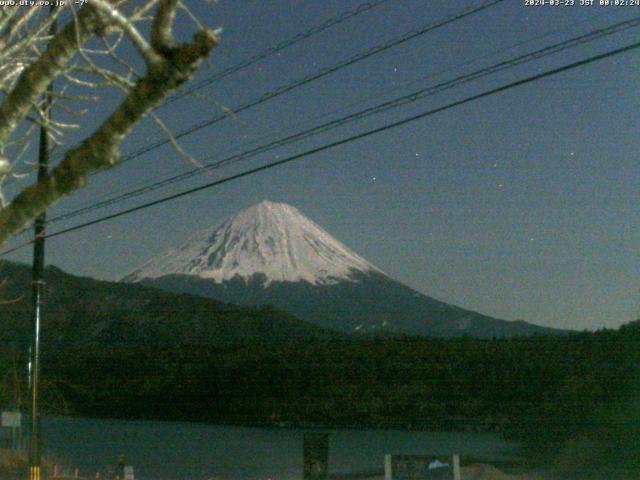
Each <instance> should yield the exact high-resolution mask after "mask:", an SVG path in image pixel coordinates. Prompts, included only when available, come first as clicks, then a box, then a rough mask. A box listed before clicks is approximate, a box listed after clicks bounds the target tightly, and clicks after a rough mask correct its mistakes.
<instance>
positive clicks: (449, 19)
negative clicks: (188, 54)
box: [94, 0, 505, 174]
mask: <svg viewBox="0 0 640 480" xmlns="http://www.w3.org/2000/svg"><path fill="white" fill-rule="evenodd" d="M504 1H505V0H491V1H485V2H484V3H483V4H482V5H480V6H477V7H467V8H465V9H463V10H461V11H460V12H458V13H454V14H451V15H447V16H445V17H444V18H442V19H440V20H438V21H437V22H435V23H430V24H428V25H425V26H423V27H421V28H420V29H418V30H411V31H409V32H407V33H405V34H404V35H402V36H400V37H396V38H395V39H393V40H391V41H389V42H386V43H384V44H382V45H378V46H376V47H373V48H370V49H369V50H366V51H363V52H360V53H357V54H355V55H354V56H352V57H350V58H348V59H346V60H343V61H341V62H339V63H337V64H334V65H331V66H329V67H325V68H323V69H321V70H320V71H318V72H316V73H312V74H310V75H307V76H305V77H303V78H300V79H298V80H295V81H293V82H291V83H289V84H287V85H283V86H281V87H279V88H277V89H275V90H272V91H270V92H267V93H265V94H263V95H261V96H260V97H257V98H254V99H252V100H249V101H248V102H245V103H244V104H242V105H240V106H238V107H236V108H235V109H233V110H232V111H231V112H230V113H223V114H220V115H217V116H215V117H213V118H210V119H207V120H204V121H202V122H199V123H197V124H194V125H192V126H191V127H189V128H186V129H184V130H182V131H181V132H179V133H177V134H174V135H173V136H172V137H173V138H171V139H168V138H164V139H162V140H158V141H156V142H153V143H150V144H148V145H145V146H143V147H141V148H139V149H138V150H135V151H134V152H131V153H129V154H128V155H126V156H123V157H122V160H121V163H126V162H128V161H131V160H133V159H134V158H137V157H140V156H141V155H144V154H145V153H149V152H150V151H152V150H155V149H157V148H159V147H162V146H164V145H167V144H168V143H171V142H172V141H175V140H178V139H180V138H182V137H185V136H187V135H190V134H192V133H194V132H197V131H198V130H202V129H203V128H206V127H210V126H211V125H214V124H216V123H218V122H220V121H222V120H225V119H226V118H228V117H229V115H230V114H233V115H235V114H238V113H241V112H243V111H245V110H248V109H250V108H252V107H255V106H257V105H260V104H262V103H264V102H266V101H268V100H271V99H273V98H276V97H279V96H280V95H284V94H285V93H288V92H290V91H292V90H294V89H296V88H299V87H301V86H303V85H307V84H309V83H311V82H314V81H316V80H318V79H320V78H323V77H326V76H327V75H330V74H332V73H335V72H337V71H339V70H342V69H343V68H346V67H349V66H351V65H353V64H355V63H358V62H360V61H362V60H365V59H367V58H369V57H371V56H373V55H377V54H379V53H381V52H384V51H386V50H389V49H390V48H393V47H396V46H398V45H401V44H403V43H406V42H408V41H410V40H413V39H414V38H416V37H419V36H421V35H424V34H426V33H429V32H432V31H434V30H436V29H438V28H441V27H444V26H446V25H449V24H451V23H454V22H457V21H459V20H462V19H463V18H466V17H468V16H470V15H473V14H475V13H479V12H481V11H483V10H486V9H488V8H491V7H493V6H494V5H497V4H499V3H502V2H504ZM104 171H106V170H98V171H96V172H94V174H99V173H102V172H104Z"/></svg>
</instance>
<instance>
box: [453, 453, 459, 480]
mask: <svg viewBox="0 0 640 480" xmlns="http://www.w3.org/2000/svg"><path fill="white" fill-rule="evenodd" d="M453 480H460V455H458V454H455V455H454V456H453Z"/></svg>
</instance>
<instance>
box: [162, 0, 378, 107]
mask: <svg viewBox="0 0 640 480" xmlns="http://www.w3.org/2000/svg"><path fill="white" fill-rule="evenodd" d="M388 1H389V0H375V1H371V2H366V3H362V4H360V5H359V6H357V7H356V8H355V9H353V10H349V11H346V12H344V13H342V14H340V15H337V16H335V17H333V18H330V19H328V20H326V21H325V22H323V23H321V24H320V25H316V26H315V27H312V28H310V29H309V30H307V31H306V32H302V33H298V34H296V35H294V36H293V37H290V38H288V39H286V40H283V41H282V42H280V43H278V44H277V45H275V46H273V47H269V48H266V49H265V50H263V51H261V52H259V53H257V54H255V55H253V56H251V57H249V58H247V59H245V60H242V61H240V62H238V63H236V64H235V65H233V66H231V67H228V68H226V69H224V70H222V71H221V72H218V73H216V74H214V75H212V76H211V77H209V78H206V79H203V80H200V81H199V82H197V83H194V84H192V85H191V86H190V87H189V89H187V90H184V91H182V92H177V93H176V94H175V95H173V96H171V97H170V98H169V99H167V101H165V103H164V104H163V105H167V104H169V103H171V102H174V101H176V100H179V99H181V98H183V97H185V96H187V95H189V94H191V93H193V92H194V91H196V90H199V89H201V88H203V87H206V86H208V85H211V84H212V83H215V82H217V81H218V80H221V79H223V78H225V77H228V76H229V75H231V74H234V73H236V72H238V71H240V70H242V69H244V68H246V67H248V66H249V65H252V64H254V63H256V62H258V61H260V60H263V59H265V58H267V57H270V56H271V55H274V54H276V53H278V52H280V51H281V50H284V49H285V48H287V47H290V46H291V45H294V44H296V43H298V42H300V41H302V40H306V39H308V38H311V37H312V36H314V35H316V34H318V33H321V32H323V31H325V30H327V29H328V28H330V27H333V26H334V25H338V24H340V23H342V22H344V21H346V20H349V19H350V18H353V17H355V16H357V15H360V14H362V13H365V12H368V11H369V10H371V9H373V8H376V7H378V6H380V5H382V4H383V3H386V2H388Z"/></svg>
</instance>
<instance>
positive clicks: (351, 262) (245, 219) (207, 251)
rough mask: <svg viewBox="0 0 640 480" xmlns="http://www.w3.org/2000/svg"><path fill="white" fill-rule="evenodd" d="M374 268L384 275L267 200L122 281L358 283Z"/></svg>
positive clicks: (289, 209)
mask: <svg viewBox="0 0 640 480" xmlns="http://www.w3.org/2000/svg"><path fill="white" fill-rule="evenodd" d="M370 272H378V273H383V272H382V271H381V270H380V269H378V268H377V267H375V266H374V265H372V264H371V263H369V262H367V261H366V260H365V259H364V258H362V257H360V256H359V255H357V254H356V253H355V252H353V251H351V250H350V249H348V248H347V247H346V246H344V245H343V244H341V243H340V242H339V241H337V240H336V239H335V238H333V237H332V236H331V235H329V234H328V233H327V232H326V231H325V230H323V229H322V228H320V227H319V226H318V225H316V224H315V223H314V222H312V221H311V220H309V219H308V218H307V217H305V216H304V215H303V214H302V213H300V211H298V210H297V209H296V208H294V207H292V206H290V205H286V204H283V203H274V202H269V201H263V202H262V203H260V204H258V205H254V206H253V207H250V208H247V209H246V210H242V211H241V212H239V213H237V214H236V215H234V216H233V217H232V218H230V219H229V220H227V221H226V222H224V223H223V224H222V225H220V226H219V227H218V228H213V229H209V230H208V231H205V232H203V233H202V235H199V236H198V237H197V238H194V239H193V240H192V241H190V242H188V243H186V244H185V245H183V246H181V247H179V248H176V249H171V250H169V251H168V252H166V253H164V254H163V255H161V256H160V257H157V258H154V259H152V260H151V261H149V262H147V263H146V264H145V265H143V266H142V267H141V268H139V269H138V270H136V271H134V272H133V273H131V274H130V275H127V276H126V277H125V278H123V280H124V281H129V282H135V281H140V280H142V279H145V278H146V279H151V278H159V277H162V276H165V275H173V274H177V275H181V274H182V275H194V276H198V277H200V278H204V279H212V280H214V281H216V282H218V283H221V282H224V281H227V280H231V279H233V278H235V277H240V278H244V279H249V278H251V277H252V276H254V275H256V274H262V275H264V277H265V278H266V280H265V284H264V285H265V286H267V285H269V284H270V283H271V282H274V281H288V282H298V281H306V282H309V283H311V284H312V285H330V284H333V283H336V282H338V281H340V280H348V281H355V280H354V278H355V277H354V274H355V273H370Z"/></svg>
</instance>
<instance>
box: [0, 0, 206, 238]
mask: <svg viewBox="0 0 640 480" xmlns="http://www.w3.org/2000/svg"><path fill="white" fill-rule="evenodd" d="M124 3H126V2H124V1H117V0H92V1H91V2H90V3H89V4H88V5H85V6H83V7H82V8H80V9H79V10H78V11H77V12H76V11H75V9H74V8H73V7H72V6H69V7H66V8H68V11H69V12H70V15H67V16H66V17H65V18H66V19H67V23H66V24H65V26H64V27H63V28H62V29H61V30H60V31H59V32H58V33H55V34H49V33H47V30H48V25H50V24H51V21H52V19H53V18H54V16H55V15H60V13H59V12H56V13H55V14H54V15H49V16H47V17H42V16H38V15H36V14H34V13H30V14H27V13H18V12H10V11H7V10H6V9H4V10H0V44H2V42H5V45H6V46H7V48H9V49H11V48H15V47H16V45H17V44H20V45H22V46H26V47H27V48H26V50H25V52H28V55H27V54H23V53H24V52H22V51H21V54H19V55H18V54H16V55H13V56H9V57H5V56H4V50H2V51H0V92H2V91H3V90H4V91H5V92H6V95H5V96H4V97H0V101H1V103H0V154H5V155H6V153H4V152H5V148H9V146H10V145H13V144H14V141H13V140H12V137H15V136H17V135H18V133H16V132H24V131H25V128H22V127H19V126H20V125H23V124H24V122H28V121H31V122H33V124H42V125H44V126H46V127H47V129H48V130H49V134H50V135H51V137H52V140H54V141H55V142H56V143H58V144H60V142H61V139H62V135H63V132H64V131H66V130H68V129H73V128H77V123H71V122H68V121H65V120H56V121H50V120H49V119H47V118H46V116H43V115H42V112H41V110H42V109H43V105H42V104H41V98H42V95H43V93H44V92H45V91H46V89H47V88H48V86H49V85H50V84H51V82H52V81H53V80H54V79H56V78H58V79H61V81H62V82H64V83H65V85H64V87H63V89H62V92H60V94H59V95H58V96H56V97H55V98H56V101H57V102H60V101H63V100H66V101H68V100H69V99H71V98H73V99H82V98H96V95H85V94H83V90H85V91H86V90H87V89H88V90H90V91H91V92H94V91H97V89H99V88H103V87H107V88H108V87H117V88H119V89H120V90H121V91H123V92H124V94H125V95H124V98H123V99H122V101H121V102H120V103H119V104H118V105H117V106H116V108H115V109H114V111H113V112H112V113H111V115H109V116H108V117H107V118H106V119H105V120H104V121H103V122H102V123H101V125H100V126H99V127H98V128H97V129H96V130H95V131H94V132H93V133H92V134H90V135H89V136H88V137H86V138H85V139H84V140H83V141H81V142H80V144H79V145H77V146H76V147H74V148H71V149H69V150H67V151H66V152H65V154H64V156H63V157H62V160H61V161H60V162H59V163H58V165H57V166H56V167H55V168H54V169H53V170H52V171H51V173H50V174H49V175H48V176H47V177H45V178H44V179H41V180H39V181H37V182H36V183H35V184H33V185H31V186H28V187H25V188H23V190H22V191H20V192H19V193H18V194H17V195H15V196H14V197H13V199H11V201H10V203H9V204H8V205H4V203H3V202H1V201H0V245H1V244H2V243H4V242H5V241H6V240H7V239H8V238H9V237H10V236H11V235H13V234H14V233H16V232H17V231H19V230H20V229H21V228H22V227H24V226H25V225H26V224H28V222H29V221H30V220H32V219H33V218H35V217H36V216H37V215H39V214H40V213H41V212H43V211H44V210H46V209H47V208H48V207H49V206H50V205H51V204H52V203H54V202H55V201H57V200H58V199H59V198H60V197H62V196H64V195H68V194H71V193H73V192H74V191H75V190H77V189H78V188H81V187H82V186H83V185H84V184H85V183H86V181H87V177H88V175H89V174H90V173H92V172H94V171H96V170H100V169H105V168H110V167H113V166H114V165H116V164H118V163H119V160H120V144H121V142H122V140H123V139H124V137H125V136H126V135H128V134H129V133H130V132H131V130H132V128H133V127H134V126H135V125H136V124H137V123H138V122H139V121H140V120H141V119H142V118H143V117H144V116H145V115H147V114H148V113H150V112H151V111H152V110H153V109H154V108H155V107H156V106H158V104H159V103H160V102H161V101H162V100H163V99H164V98H165V97H166V96H167V95H168V94H169V93H170V92H172V91H173V90H174V89H176V88H178V87H179V86H180V85H181V84H183V83H184V82H186V81H187V80H188V79H189V78H190V77H191V76H192V75H193V73H194V72H195V69H196V68H197V67H198V65H199V64H200V63H201V61H202V60H203V59H205V58H206V57H207V56H208V55H209V53H210V51H211V49H212V48H213V47H214V46H215V45H216V44H217V43H218V37H217V35H216V34H215V33H214V32H212V31H211V30H208V29H206V28H200V27H201V24H200V23H199V22H197V19H195V18H194V17H192V20H193V21H194V23H195V25H196V26H197V29H198V30H199V31H198V32H197V33H196V34H195V36H194V38H193V41H192V42H189V43H185V44H178V43H177V42H176V41H175V40H174V36H173V31H172V29H173V24H174V20H175V15H176V10H177V8H178V6H179V2H178V0H147V1H145V2H144V3H142V5H139V6H138V8H137V9H134V10H133V13H130V14H126V13H125V10H124V9H123V8H120V6H121V5H124ZM154 8H155V13H152V12H153V9H154ZM185 8H186V7H185ZM187 12H188V10H187ZM149 14H152V15H153V17H152V18H153V20H152V24H151V32H150V33H149V34H148V37H149V40H147V39H146V38H145V36H144V34H143V33H142V32H143V31H144V29H143V30H139V29H138V28H137V26H136V22H138V21H143V20H146V16H147V15H149ZM188 14H189V15H191V14H190V12H189V13H188ZM114 33H115V34H119V37H117V38H116V39H115V41H109V40H108V37H110V36H111V35H113V34H114ZM123 36H124V37H125V38H127V39H128V40H129V42H130V43H131V44H132V45H133V46H134V47H135V49H136V51H137V52H138V55H139V56H140V58H141V59H142V60H143V61H144V64H145V65H146V72H145V73H143V74H138V73H136V72H135V70H134V67H133V65H134V64H136V62H134V61H131V62H129V61H124V60H122V58H120V57H119V56H118V55H117V54H116V48H117V47H118V45H119V44H120V43H121V40H122V38H123ZM92 38H96V39H97V40H98V41H101V42H102V43H103V45H104V47H105V48H104V49H99V50H91V49H89V48H87V47H86V46H85V44H87V45H89V46H91V44H90V43H89V44H88V43H87V42H89V41H90V40H91V39H92ZM94 55H96V56H97V57H96V59H95V60H96V61H95V62H94V60H93V59H92V56H94ZM100 55H101V56H102V57H99V56H100ZM98 60H100V61H99V62H98ZM105 62H111V64H110V66H109V65H108V64H105ZM7 65H9V66H7ZM96 76H98V77H99V78H100V79H101V80H100V81H98V82H96V81H94V80H95V77H96ZM92 77H93V78H92ZM68 87H69V91H70V92H71V94H66V93H64V92H65V91H66V90H67V88H68ZM64 109H65V110H69V109H68V108H67V107H66V106H64ZM161 127H162V128H166V127H164V125H162V124H161ZM167 134H168V135H169V136H170V137H171V135H170V132H167ZM176 148H177V149H178V151H180V152H181V153H183V154H184V153H185V152H184V151H183V150H182V149H181V148H180V147H179V145H176ZM16 149H17V146H11V147H10V150H11V151H12V152H14V151H15V150H16ZM21 151H23V150H21ZM15 153H16V154H17V153H18V152H15ZM12 160H13V161H12ZM14 164H15V157H14V158H13V159H11V158H7V157H6V156H1V155H0V186H1V185H2V182H3V180H4V179H5V178H7V175H9V174H10V173H11V172H12V167H13V166H14ZM11 175H12V176H13V174H11ZM1 199H2V191H1V190H0V200H1Z"/></svg>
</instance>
